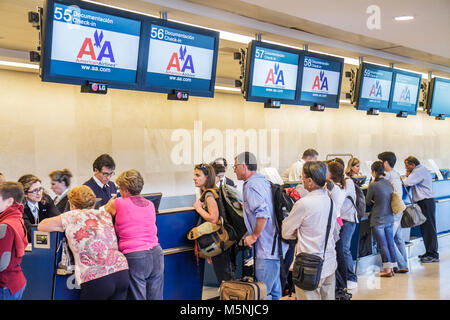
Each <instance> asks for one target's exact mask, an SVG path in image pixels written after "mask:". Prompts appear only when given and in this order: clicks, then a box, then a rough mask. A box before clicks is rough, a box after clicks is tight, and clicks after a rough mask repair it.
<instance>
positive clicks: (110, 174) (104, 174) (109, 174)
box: [100, 171, 115, 177]
mask: <svg viewBox="0 0 450 320" xmlns="http://www.w3.org/2000/svg"><path fill="white" fill-rule="evenodd" d="M100 173H101V174H102V175H103V176H104V177H112V176H113V175H114V174H115V172H114V171H113V172H100Z"/></svg>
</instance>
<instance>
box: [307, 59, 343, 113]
mask: <svg viewBox="0 0 450 320" xmlns="http://www.w3.org/2000/svg"><path fill="white" fill-rule="evenodd" d="M343 67H344V59H343V58H338V57H333V56H327V55H322V54H317V53H312V52H306V53H305V56H304V59H303V77H302V89H301V97H300V100H301V101H300V103H301V104H302V105H308V106H313V105H316V104H320V105H323V106H325V107H327V108H338V107H339V99H340V92H341V80H342V70H343Z"/></svg>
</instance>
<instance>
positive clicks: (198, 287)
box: [21, 207, 204, 300]
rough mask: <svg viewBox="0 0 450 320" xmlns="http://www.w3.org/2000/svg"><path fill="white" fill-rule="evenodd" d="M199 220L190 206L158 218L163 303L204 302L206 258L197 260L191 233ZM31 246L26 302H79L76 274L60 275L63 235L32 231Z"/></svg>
mask: <svg viewBox="0 0 450 320" xmlns="http://www.w3.org/2000/svg"><path fill="white" fill-rule="evenodd" d="M197 221H198V214H197V213H196V211H195V210H194V209H193V208H191V207H184V208H174V209H164V210H160V211H159V212H158V213H157V215H156V225H157V227H158V239H159V243H160V245H161V247H162V249H163V252H164V296H163V298H164V300H201V298H202V288H203V273H204V259H199V260H198V262H197V259H196V257H195V254H194V249H193V243H192V241H190V240H188V239H187V238H186V234H187V233H188V231H189V230H190V229H191V228H193V227H194V226H195V225H196V224H197ZM32 232H33V235H32V236H33V238H32V243H31V244H30V245H29V246H28V248H27V251H26V252H25V256H24V257H23V260H22V264H21V266H22V270H23V273H24V274H25V278H26V279H27V286H26V288H25V291H24V294H23V298H22V299H23V300H76V299H79V296H80V290H79V287H78V286H77V284H76V282H75V275H74V274H73V273H72V274H67V275H63V274H57V269H58V263H59V262H60V261H61V241H62V240H63V238H65V235H64V233H61V232H51V233H47V232H39V231H37V230H36V227H34V228H33V231H32Z"/></svg>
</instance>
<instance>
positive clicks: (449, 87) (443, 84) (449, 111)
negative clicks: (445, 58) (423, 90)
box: [430, 78, 450, 117]
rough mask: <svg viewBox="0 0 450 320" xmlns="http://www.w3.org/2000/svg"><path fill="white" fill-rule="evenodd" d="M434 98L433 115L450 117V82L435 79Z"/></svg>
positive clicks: (432, 101) (432, 102) (432, 104)
mask: <svg viewBox="0 0 450 320" xmlns="http://www.w3.org/2000/svg"><path fill="white" fill-rule="evenodd" d="M434 81H435V82H434V89H433V97H432V100H431V113H430V114H431V115H432V116H438V115H441V114H443V115H445V116H448V117H450V80H447V79H441V78H435V80H434Z"/></svg>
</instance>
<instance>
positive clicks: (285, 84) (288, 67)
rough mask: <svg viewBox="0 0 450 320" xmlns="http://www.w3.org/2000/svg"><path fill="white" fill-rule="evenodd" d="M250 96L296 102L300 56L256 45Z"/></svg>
mask: <svg viewBox="0 0 450 320" xmlns="http://www.w3.org/2000/svg"><path fill="white" fill-rule="evenodd" d="M253 52H254V55H253V57H252V73H251V79H250V84H249V96H250V97H257V98H258V97H259V98H266V99H267V100H269V99H274V100H295V99H296V93H297V85H298V71H299V70H298V69H299V68H298V65H299V59H300V54H297V53H292V52H287V51H282V50H275V49H271V48H268V47H263V46H261V45H255V48H254V51H253Z"/></svg>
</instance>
